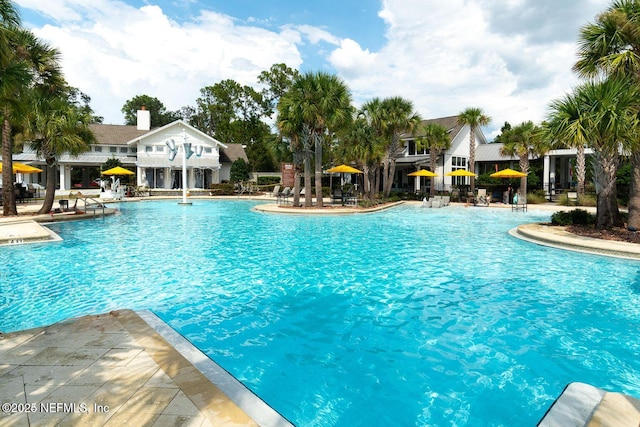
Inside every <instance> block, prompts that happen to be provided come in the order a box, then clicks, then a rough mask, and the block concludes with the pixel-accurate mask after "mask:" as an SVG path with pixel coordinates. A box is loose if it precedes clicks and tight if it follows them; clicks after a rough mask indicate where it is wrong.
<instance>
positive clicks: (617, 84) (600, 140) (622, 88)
mask: <svg viewBox="0 0 640 427" xmlns="http://www.w3.org/2000/svg"><path fill="white" fill-rule="evenodd" d="M639 95H640V88H639V87H638V85H637V84H635V83H633V82H629V81H628V80H624V79H619V78H613V77H611V78H608V79H606V80H604V81H589V82H587V83H584V84H582V85H581V86H579V87H577V88H576V89H575V90H574V93H573V95H572V96H573V97H575V100H571V102H575V104H576V105H577V106H578V108H579V114H576V116H575V117H574V118H571V119H567V118H565V117H563V116H562V114H560V113H559V109H558V106H560V105H561V104H562V103H566V102H567V100H566V99H565V100H560V101H556V102H554V103H552V105H551V108H552V110H551V113H550V114H549V118H548V119H549V120H548V123H550V125H548V126H551V129H555V128H557V129H560V131H561V132H562V131H566V132H568V134H569V135H572V136H573V138H575V139H576V140H578V141H580V140H582V139H584V140H585V141H588V142H589V144H590V146H591V147H592V149H593V152H594V154H593V159H594V162H593V169H594V184H595V187H596V197H597V212H596V216H597V220H596V227H597V228H599V229H609V228H611V227H614V226H616V227H619V226H623V225H624V223H623V221H622V217H621V215H620V212H619V210H618V203H617V200H616V173H617V170H618V164H619V160H620V156H619V150H620V146H621V143H622V141H625V140H626V139H628V138H629V136H630V134H631V133H633V132H634V131H635V129H634V126H636V123H635V121H636V116H635V115H636V113H635V112H636V111H637V108H638V104H639V102H640V101H639V99H638V97H639ZM563 121H565V123H564V124H563V123H562V122H563ZM558 135H562V133H559V134H558Z"/></svg>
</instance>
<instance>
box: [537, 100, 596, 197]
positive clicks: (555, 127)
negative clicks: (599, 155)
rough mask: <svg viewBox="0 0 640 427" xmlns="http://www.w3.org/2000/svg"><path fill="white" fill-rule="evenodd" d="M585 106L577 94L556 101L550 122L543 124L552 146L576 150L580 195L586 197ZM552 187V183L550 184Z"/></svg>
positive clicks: (552, 106)
mask: <svg viewBox="0 0 640 427" xmlns="http://www.w3.org/2000/svg"><path fill="white" fill-rule="evenodd" d="M583 107H584V106H583V105H582V104H581V103H580V99H579V98H578V97H577V96H576V94H575V93H572V94H568V95H565V96H564V97H563V98H561V99H557V100H554V101H553V102H552V103H551V105H550V109H551V112H550V114H549V117H548V120H547V121H546V122H545V123H544V124H543V132H544V135H545V139H546V140H547V143H548V144H549V145H550V146H553V147H556V148H565V147H571V148H575V149H576V152H577V153H576V174H577V177H578V186H577V188H576V190H577V193H578V194H579V195H581V196H582V195H584V190H585V177H586V174H587V170H586V169H587V167H586V160H585V153H584V149H585V146H586V145H587V144H588V141H587V136H586V133H587V129H586V126H587V123H588V122H587V117H586V113H587V112H586V111H583ZM549 185H551V183H550V184H549Z"/></svg>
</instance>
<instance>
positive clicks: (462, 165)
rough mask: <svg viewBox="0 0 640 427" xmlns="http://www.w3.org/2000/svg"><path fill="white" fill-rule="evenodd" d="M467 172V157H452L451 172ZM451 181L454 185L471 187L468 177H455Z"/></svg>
mask: <svg viewBox="0 0 640 427" xmlns="http://www.w3.org/2000/svg"><path fill="white" fill-rule="evenodd" d="M460 169H463V170H466V169H467V158H466V157H456V156H454V157H452V158H451V172H453V171H456V170H460ZM452 178H453V179H452V180H451V184H452V185H469V177H467V176H454V177H452Z"/></svg>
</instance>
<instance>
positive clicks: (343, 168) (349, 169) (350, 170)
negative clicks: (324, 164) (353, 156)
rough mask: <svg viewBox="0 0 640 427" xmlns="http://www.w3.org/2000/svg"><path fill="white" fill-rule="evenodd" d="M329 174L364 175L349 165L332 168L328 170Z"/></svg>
mask: <svg viewBox="0 0 640 427" xmlns="http://www.w3.org/2000/svg"><path fill="white" fill-rule="evenodd" d="M327 172H329V173H362V171H361V170H358V169H356V168H352V167H351V166H349V165H340V166H335V167H332V168H331V169H328V170H327Z"/></svg>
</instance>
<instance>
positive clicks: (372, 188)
mask: <svg viewBox="0 0 640 427" xmlns="http://www.w3.org/2000/svg"><path fill="white" fill-rule="evenodd" d="M341 139H342V142H343V143H342V144H340V146H339V147H338V148H339V154H338V156H337V158H338V159H339V161H340V163H348V162H350V161H352V160H355V162H356V165H357V166H358V167H360V168H362V171H363V188H362V191H363V195H364V197H365V198H366V199H369V200H373V199H375V197H376V192H377V190H378V187H377V186H376V177H377V176H378V173H377V172H378V171H379V166H380V161H381V160H382V156H383V155H384V142H383V141H382V140H381V138H380V136H379V135H378V134H377V133H376V131H375V129H374V128H373V127H372V126H371V124H370V123H369V122H368V121H367V119H366V117H365V116H364V115H363V114H362V112H359V113H358V116H357V117H356V119H355V120H354V121H353V123H352V125H351V126H350V127H349V128H348V129H346V130H345V133H344V134H343V135H342V137H341ZM378 185H379V183H378Z"/></svg>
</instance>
